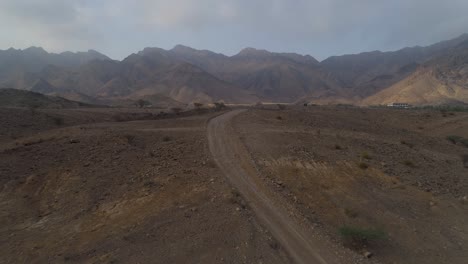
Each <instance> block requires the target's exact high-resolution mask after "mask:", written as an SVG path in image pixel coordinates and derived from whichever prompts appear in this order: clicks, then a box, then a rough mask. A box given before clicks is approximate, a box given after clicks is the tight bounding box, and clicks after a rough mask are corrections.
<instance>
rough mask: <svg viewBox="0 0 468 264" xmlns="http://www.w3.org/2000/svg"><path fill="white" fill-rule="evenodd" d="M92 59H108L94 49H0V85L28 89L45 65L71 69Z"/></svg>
mask: <svg viewBox="0 0 468 264" xmlns="http://www.w3.org/2000/svg"><path fill="white" fill-rule="evenodd" d="M93 60H110V59H109V58H108V57H107V56H105V55H103V54H101V53H99V52H97V51H94V50H89V51H87V52H76V53H73V52H64V53H60V54H56V53H49V52H47V51H45V50H44V49H42V48H39V47H30V48H27V49H24V50H16V49H13V48H10V49H8V50H0V86H3V87H12V88H16V89H28V88H30V86H31V85H33V83H35V81H36V80H37V78H38V77H39V76H41V75H40V74H39V73H40V71H42V70H43V69H44V68H46V67H47V66H50V65H55V66H57V67H59V68H62V69H71V68H76V67H79V66H81V65H84V64H87V63H88V62H90V61H93Z"/></svg>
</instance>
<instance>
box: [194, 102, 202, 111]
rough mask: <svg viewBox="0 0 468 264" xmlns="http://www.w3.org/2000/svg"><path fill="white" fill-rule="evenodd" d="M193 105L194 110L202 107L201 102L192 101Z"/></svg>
mask: <svg viewBox="0 0 468 264" xmlns="http://www.w3.org/2000/svg"><path fill="white" fill-rule="evenodd" d="M193 106H194V107H195V109H196V110H200V109H202V107H203V104H202V103H193Z"/></svg>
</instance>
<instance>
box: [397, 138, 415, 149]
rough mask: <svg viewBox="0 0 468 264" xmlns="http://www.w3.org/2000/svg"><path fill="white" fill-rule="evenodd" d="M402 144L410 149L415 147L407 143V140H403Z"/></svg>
mask: <svg viewBox="0 0 468 264" xmlns="http://www.w3.org/2000/svg"><path fill="white" fill-rule="evenodd" d="M400 143H401V144H402V145H406V146H408V147H410V148H413V147H414V145H413V144H412V143H409V142H408V141H406V140H401V141H400Z"/></svg>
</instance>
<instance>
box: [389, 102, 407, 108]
mask: <svg viewBox="0 0 468 264" xmlns="http://www.w3.org/2000/svg"><path fill="white" fill-rule="evenodd" d="M387 106H388V107H393V108H404V109H407V108H410V107H411V105H410V104H407V103H391V104H388V105H387Z"/></svg>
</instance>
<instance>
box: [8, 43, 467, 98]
mask: <svg viewBox="0 0 468 264" xmlns="http://www.w3.org/2000/svg"><path fill="white" fill-rule="evenodd" d="M467 52H468V34H463V35H461V36H459V37H456V38H453V39H451V40H447V41H441V42H439V43H436V44H433V45H430V46H427V47H419V46H415V47H407V48H403V49H400V50H397V51H389V52H381V51H372V52H364V53H360V54H349V55H341V56H332V57H329V58H327V59H325V60H323V61H321V62H319V61H317V60H316V59H315V58H313V57H312V56H310V55H300V54H295V53H277V52H269V51H266V50H258V49H254V48H246V49H243V50H242V51H240V52H239V53H238V54H236V55H234V56H226V55H223V54H218V53H214V52H211V51H208V50H196V49H192V48H190V47H186V46H182V45H177V46H175V47H174V48H173V49H170V50H164V49H160V48H145V49H143V50H142V51H140V52H137V53H134V54H131V55H129V56H128V57H126V58H125V59H123V60H122V61H115V60H111V59H109V58H108V57H106V56H104V55H102V54H100V53H98V52H96V51H88V52H81V53H70V52H68V53H62V54H54V53H47V52H46V51H44V50H43V49H41V48H34V47H32V48H29V49H25V50H14V49H10V50H3V51H1V50H0V88H14V89H24V90H30V91H34V92H39V93H43V94H46V95H55V96H61V97H64V98H66V99H69V100H73V101H81V102H84V103H88V104H98V105H103V104H104V105H117V106H126V105H127V104H128V102H135V101H138V100H140V99H143V100H145V98H147V97H154V96H160V97H165V98H168V100H166V101H165V102H164V104H167V103H171V102H170V100H173V101H174V103H175V104H190V103H194V102H200V103H205V104H206V103H213V102H217V101H223V102H225V103H256V102H258V101H262V102H281V103H294V102H307V103H314V104H322V105H323V104H325V105H327V104H360V105H381V104H388V103H389V102H390V103H391V102H406V103H411V104H414V105H446V104H454V103H456V104H468V92H467V90H468V87H467V86H466V85H467V78H468V77H467V76H468V71H467Z"/></svg>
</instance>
